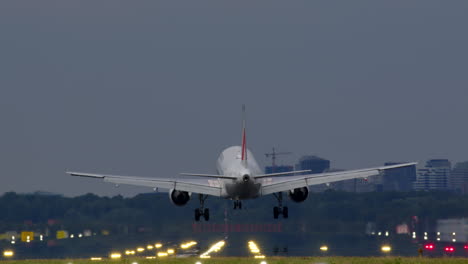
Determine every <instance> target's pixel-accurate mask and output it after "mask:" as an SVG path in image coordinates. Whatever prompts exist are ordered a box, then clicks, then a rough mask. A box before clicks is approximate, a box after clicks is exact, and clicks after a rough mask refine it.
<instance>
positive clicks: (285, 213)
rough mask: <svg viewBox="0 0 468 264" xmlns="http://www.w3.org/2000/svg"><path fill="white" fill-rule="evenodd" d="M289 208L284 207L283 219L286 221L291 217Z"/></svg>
mask: <svg viewBox="0 0 468 264" xmlns="http://www.w3.org/2000/svg"><path fill="white" fill-rule="evenodd" d="M288 211H289V210H288V207H286V206H285V207H283V217H284V218H285V219H286V218H288V216H289V212H288Z"/></svg>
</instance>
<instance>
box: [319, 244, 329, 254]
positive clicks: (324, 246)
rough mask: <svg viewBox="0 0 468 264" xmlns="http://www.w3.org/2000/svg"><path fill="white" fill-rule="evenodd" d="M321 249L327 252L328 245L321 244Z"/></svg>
mask: <svg viewBox="0 0 468 264" xmlns="http://www.w3.org/2000/svg"><path fill="white" fill-rule="evenodd" d="M320 251H323V252H327V251H328V246H326V245H323V246H321V247H320Z"/></svg>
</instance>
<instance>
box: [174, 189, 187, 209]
mask: <svg viewBox="0 0 468 264" xmlns="http://www.w3.org/2000/svg"><path fill="white" fill-rule="evenodd" d="M169 199H170V200H171V202H172V203H173V204H175V205H177V206H183V205H185V204H187V203H188V201H189V200H190V194H189V193H188V192H184V191H178V190H171V191H170V192H169Z"/></svg>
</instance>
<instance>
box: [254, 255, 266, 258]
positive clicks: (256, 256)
mask: <svg viewBox="0 0 468 264" xmlns="http://www.w3.org/2000/svg"><path fill="white" fill-rule="evenodd" d="M254 258H256V259H264V258H265V255H255V257H254Z"/></svg>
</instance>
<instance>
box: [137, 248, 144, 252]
mask: <svg viewBox="0 0 468 264" xmlns="http://www.w3.org/2000/svg"><path fill="white" fill-rule="evenodd" d="M143 251H145V248H142V247H139V248H137V252H143Z"/></svg>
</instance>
